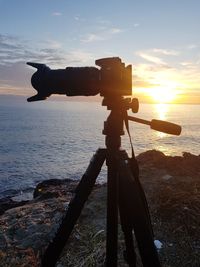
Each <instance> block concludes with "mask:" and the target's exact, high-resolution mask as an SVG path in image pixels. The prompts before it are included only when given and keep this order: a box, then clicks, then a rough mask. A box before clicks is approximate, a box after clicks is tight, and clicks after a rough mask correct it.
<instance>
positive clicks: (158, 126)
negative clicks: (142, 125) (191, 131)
mask: <svg viewBox="0 0 200 267" xmlns="http://www.w3.org/2000/svg"><path fill="white" fill-rule="evenodd" d="M150 127H151V129H153V130H156V131H159V132H163V133H167V134H173V135H180V133H181V126H180V125H178V124H175V123H171V122H167V121H162V120H152V121H151V124H150Z"/></svg>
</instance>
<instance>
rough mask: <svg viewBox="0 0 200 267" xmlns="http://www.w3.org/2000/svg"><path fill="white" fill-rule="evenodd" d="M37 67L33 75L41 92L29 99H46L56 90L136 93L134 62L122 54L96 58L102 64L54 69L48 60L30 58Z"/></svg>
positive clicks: (81, 93)
mask: <svg viewBox="0 0 200 267" xmlns="http://www.w3.org/2000/svg"><path fill="white" fill-rule="evenodd" d="M27 64H28V65H30V66H32V67H34V68H36V69H37V71H36V72H35V73H34V74H33V76H32V78H31V84H32V86H33V87H34V88H35V89H36V90H37V92H38V93H37V95H35V96H32V97H30V98H28V99H27V101H28V102H32V101H38V100H44V99H46V98H47V97H49V96H50V95H52V94H63V95H67V96H93V95H97V94H99V93H100V95H101V96H103V97H106V98H110V97H119V96H127V95H132V66H131V65H128V66H125V64H124V63H123V62H122V61H121V59H120V58H119V57H111V58H101V59H98V60H96V61H95V64H96V65H97V66H98V67H100V68H96V67H66V69H55V70H53V69H50V68H49V67H48V66H46V65H45V64H40V63H32V62H27Z"/></svg>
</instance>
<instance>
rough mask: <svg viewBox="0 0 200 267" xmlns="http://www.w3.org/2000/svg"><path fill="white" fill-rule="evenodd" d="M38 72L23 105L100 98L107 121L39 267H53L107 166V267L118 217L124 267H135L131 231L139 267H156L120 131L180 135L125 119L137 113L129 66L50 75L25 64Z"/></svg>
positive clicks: (169, 126)
mask: <svg viewBox="0 0 200 267" xmlns="http://www.w3.org/2000/svg"><path fill="white" fill-rule="evenodd" d="M28 64H29V65H30V66H32V67H35V68H37V72H36V73H35V74H33V76H32V79H31V82H32V85H33V87H34V88H35V89H36V90H37V91H38V94H37V95H35V96H33V97H30V98H28V101H29V102H30V101H37V100H44V99H45V98H46V97H48V96H50V95H51V94H65V95H68V96H77V95H78V96H80V95H83V96H91V95H96V94H98V93H100V95H101V96H103V97H104V100H103V103H102V105H104V106H107V108H108V110H110V115H109V116H108V118H107V120H106V121H105V122H104V129H103V134H104V135H105V136H106V137H105V144H106V148H103V149H98V150H97V151H96V153H95V154H94V156H93V158H92V159H91V161H90V163H89V166H88V168H87V170H86V172H85V173H84V175H83V176H82V178H81V180H80V182H79V184H78V186H77V188H76V194H75V196H74V198H73V199H72V200H71V201H70V204H69V206H68V209H67V211H66V215H65V216H64V218H63V220H62V223H61V225H60V227H59V229H58V231H57V234H56V236H55V237H54V239H53V241H52V242H51V243H50V244H49V246H48V248H47V250H46V252H45V254H44V257H43V260H42V266H43V267H53V266H55V264H56V261H57V260H58V258H59V255H60V253H61V251H62V249H63V247H64V245H65V243H66V241H67V240H68V238H69V236H70V234H71V232H72V230H73V228H74V225H75V224H76V221H77V219H78V218H79V216H80V213H81V211H82V208H83V206H84V204H85V202H86V200H87V199H88V196H89V195H90V193H91V191H92V189H93V187H94V184H95V182H96V179H97V177H98V175H99V173H100V171H101V167H102V165H103V164H104V162H106V165H107V169H108V171H107V238H106V266H107V267H111V266H112V267H116V266H117V249H118V211H119V215H120V221H121V226H122V230H123V232H124V238H125V245H126V250H125V252H124V258H125V260H126V262H127V263H128V265H129V267H135V266H136V254H135V250H134V242H133V236H132V235H133V230H134V234H135V237H136V241H137V245H138V248H139V252H140V256H141V260H142V264H143V266H144V267H160V266H161V265H160V262H159V257H158V254H157V250H156V248H155V245H154V236H153V230H152V227H151V221H150V215H149V210H148V205H147V201H146V198H145V194H144V191H143V189H142V186H141V184H140V181H139V167H138V163H137V160H136V158H135V155H134V150H133V146H132V142H131V148H132V157H131V158H130V157H129V156H128V154H127V153H126V151H125V150H122V149H121V136H122V135H124V130H123V127H124V125H125V126H126V129H127V132H128V134H129V136H130V133H129V127H128V121H129V120H132V121H135V122H139V123H143V124H147V125H150V127H151V128H152V129H154V130H157V131H162V132H165V133H168V134H175V135H179V134H180V132H181V127H180V126H179V125H176V124H173V123H169V122H165V121H160V120H152V121H147V120H143V119H139V118H135V117H131V116H128V113H127V111H128V110H129V109H132V111H133V112H135V113H136V112H137V111H138V107H139V104H138V101H137V99H131V98H130V97H129V98H124V96H131V95H132V70H131V65H129V66H127V67H125V64H124V63H122V62H121V59H120V58H104V59H99V60H96V64H97V65H98V66H99V67H100V69H98V68H95V67H80V68H79V67H78V68H77V67H76V68H73V67H67V68H66V69H60V70H51V69H50V68H48V67H47V66H46V65H44V64H38V63H28Z"/></svg>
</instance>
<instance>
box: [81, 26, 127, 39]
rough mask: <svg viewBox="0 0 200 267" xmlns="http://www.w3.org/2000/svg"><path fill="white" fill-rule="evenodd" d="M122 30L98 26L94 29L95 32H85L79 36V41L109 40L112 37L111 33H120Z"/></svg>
mask: <svg viewBox="0 0 200 267" xmlns="http://www.w3.org/2000/svg"><path fill="white" fill-rule="evenodd" d="M123 31H124V30H122V29H120V28H116V27H112V28H106V27H105V26H104V27H100V28H98V30H97V31H96V33H89V34H86V35H85V36H83V37H82V38H81V42H83V43H91V42H97V41H104V40H109V39H110V38H112V36H113V35H117V34H120V33H122V32H123Z"/></svg>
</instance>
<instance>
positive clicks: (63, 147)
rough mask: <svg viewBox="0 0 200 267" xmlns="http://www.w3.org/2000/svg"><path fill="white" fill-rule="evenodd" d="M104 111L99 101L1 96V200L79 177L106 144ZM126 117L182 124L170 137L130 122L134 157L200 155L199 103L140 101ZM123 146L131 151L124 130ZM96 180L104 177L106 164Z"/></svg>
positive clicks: (105, 110) (101, 179)
mask: <svg viewBox="0 0 200 267" xmlns="http://www.w3.org/2000/svg"><path fill="white" fill-rule="evenodd" d="M70 100H71V99H70ZM108 115H109V111H108V110H107V109H106V107H102V106H101V103H100V102H73V101H41V102H35V103H27V102H26V99H25V98H24V97H23V98H21V97H19V98H15V97H13V98H12V97H2V98H1V99H0V137H1V144H0V152H1V153H0V159H1V160H0V198H2V197H6V196H12V195H13V196H17V195H23V196H24V198H27V197H30V193H32V191H33V189H34V187H35V186H36V184H37V183H38V182H40V181H43V180H46V179H51V178H58V179H65V178H71V179H79V178H81V176H82V174H83V173H84V171H85V169H86V168H87V165H88V163H89V161H90V158H91V157H92V155H93V154H94V152H95V151H96V149H98V148H99V147H104V146H105V145H104V143H105V142H104V138H105V136H104V135H102V129H103V122H104V121H105V120H106V118H107V116H108ZM129 115H130V116H135V117H139V118H142V119H145V120H151V119H160V120H167V121H170V122H173V123H177V124H180V125H181V126H182V133H181V135H180V136H172V135H168V134H164V133H160V132H157V131H154V130H151V129H150V128H149V126H146V125H141V124H138V123H135V122H130V123H129V126H130V133H131V136H132V142H133V146H134V150H135V154H136V155H138V154H140V153H142V152H145V151H147V150H152V149H156V150H159V151H161V152H163V153H165V154H166V155H171V156H180V155H182V153H183V152H189V153H192V154H195V155H199V149H200V138H199V129H200V120H199V115H200V106H199V105H191V104H190V105H185V104H184V105H183V104H172V105H171V104H140V109H139V112H138V113H137V114H133V113H132V112H131V111H129ZM122 148H124V149H126V150H127V151H128V153H129V154H130V151H131V150H130V142H129V139H128V135H127V133H126V134H125V136H123V137H122ZM99 181H100V182H103V181H106V169H105V167H104V168H103V169H102V172H101V175H100V176H99Z"/></svg>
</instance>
